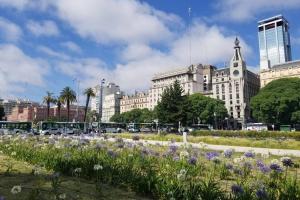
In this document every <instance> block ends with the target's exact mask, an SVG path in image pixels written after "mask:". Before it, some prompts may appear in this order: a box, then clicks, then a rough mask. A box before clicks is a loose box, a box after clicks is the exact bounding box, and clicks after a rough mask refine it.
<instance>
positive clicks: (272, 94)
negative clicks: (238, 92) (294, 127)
mask: <svg viewBox="0 0 300 200" xmlns="http://www.w3.org/2000/svg"><path fill="white" fill-rule="evenodd" d="M250 105H251V109H252V112H253V116H254V118H255V119H256V120H257V121H259V122H264V123H281V124H290V123H291V122H292V121H294V122H295V121H297V120H298V116H299V113H298V111H300V78H283V79H278V80H274V81H272V82H270V83H269V84H268V85H266V86H265V87H264V88H262V89H261V90H260V91H259V93H258V94H257V95H256V96H255V97H253V98H252V99H251V104H250Z"/></svg>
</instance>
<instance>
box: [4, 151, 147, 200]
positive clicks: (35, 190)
mask: <svg viewBox="0 0 300 200" xmlns="http://www.w3.org/2000/svg"><path fill="white" fill-rule="evenodd" d="M9 166H11V167H9ZM8 168H10V170H9V171H10V172H9V173H7V169H8ZM33 169H34V166H32V165H30V164H28V163H25V162H21V161H16V160H13V159H11V158H10V157H7V156H4V155H0V197H1V196H4V197H5V199H6V200H19V199H20V200H34V199H37V200H43V199H45V200H51V199H62V198H55V195H54V192H53V191H52V190H53V187H52V185H51V179H50V178H49V176H50V174H51V173H52V172H50V171H46V170H45V169H43V168H41V172H40V173H39V174H38V175H34V174H33V173H32V170H33ZM60 181H61V183H60V186H59V189H58V193H59V194H65V195H66V197H65V199H78V200H79V199H82V200H89V199H97V200H98V199H105V200H106V199H107V200H110V199H111V200H116V199H118V200H119V199H120V200H122V199H123V200H129V199H132V200H133V199H139V200H140V199H145V200H146V198H142V197H139V196H137V195H136V194H135V193H134V192H131V191H128V190H126V189H119V188H113V187H112V186H108V185H101V192H97V191H96V187H95V183H94V182H91V181H88V180H85V179H79V178H73V177H65V176H62V177H60ZM17 185H20V186H21V188H22V191H21V192H20V193H18V194H12V193H11V189H12V187H13V186H17ZM35 197H36V198H35ZM61 197H63V196H61Z"/></svg>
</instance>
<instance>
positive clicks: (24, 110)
mask: <svg viewBox="0 0 300 200" xmlns="http://www.w3.org/2000/svg"><path fill="white" fill-rule="evenodd" d="M67 115H68V111H67V108H66V107H64V106H62V107H61V110H60V119H61V120H60V121H66V120H67ZM49 118H52V119H54V118H55V119H57V120H58V119H59V112H58V109H57V106H54V107H51V108H50V112H49ZM83 118H84V107H82V106H80V107H79V108H78V116H77V106H73V105H71V107H70V121H80V122H82V121H83ZM45 120H47V107H46V106H40V105H38V106H37V105H30V106H26V107H24V106H16V107H14V108H13V110H12V112H11V114H10V115H8V116H7V121H13V122H32V121H45Z"/></svg>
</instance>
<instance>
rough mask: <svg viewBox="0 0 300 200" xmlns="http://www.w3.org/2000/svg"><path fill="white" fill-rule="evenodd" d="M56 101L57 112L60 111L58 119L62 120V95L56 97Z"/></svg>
mask: <svg viewBox="0 0 300 200" xmlns="http://www.w3.org/2000/svg"><path fill="white" fill-rule="evenodd" d="M54 103H55V104H56V106H57V113H58V116H57V119H58V121H61V116H60V114H61V105H62V99H61V97H57V98H56V99H54Z"/></svg>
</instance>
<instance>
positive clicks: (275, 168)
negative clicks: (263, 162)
mask: <svg viewBox="0 0 300 200" xmlns="http://www.w3.org/2000/svg"><path fill="white" fill-rule="evenodd" d="M270 169H272V170H273V171H276V172H279V173H280V172H282V171H283V170H282V168H281V166H280V165H279V164H277V163H271V164H270Z"/></svg>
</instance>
